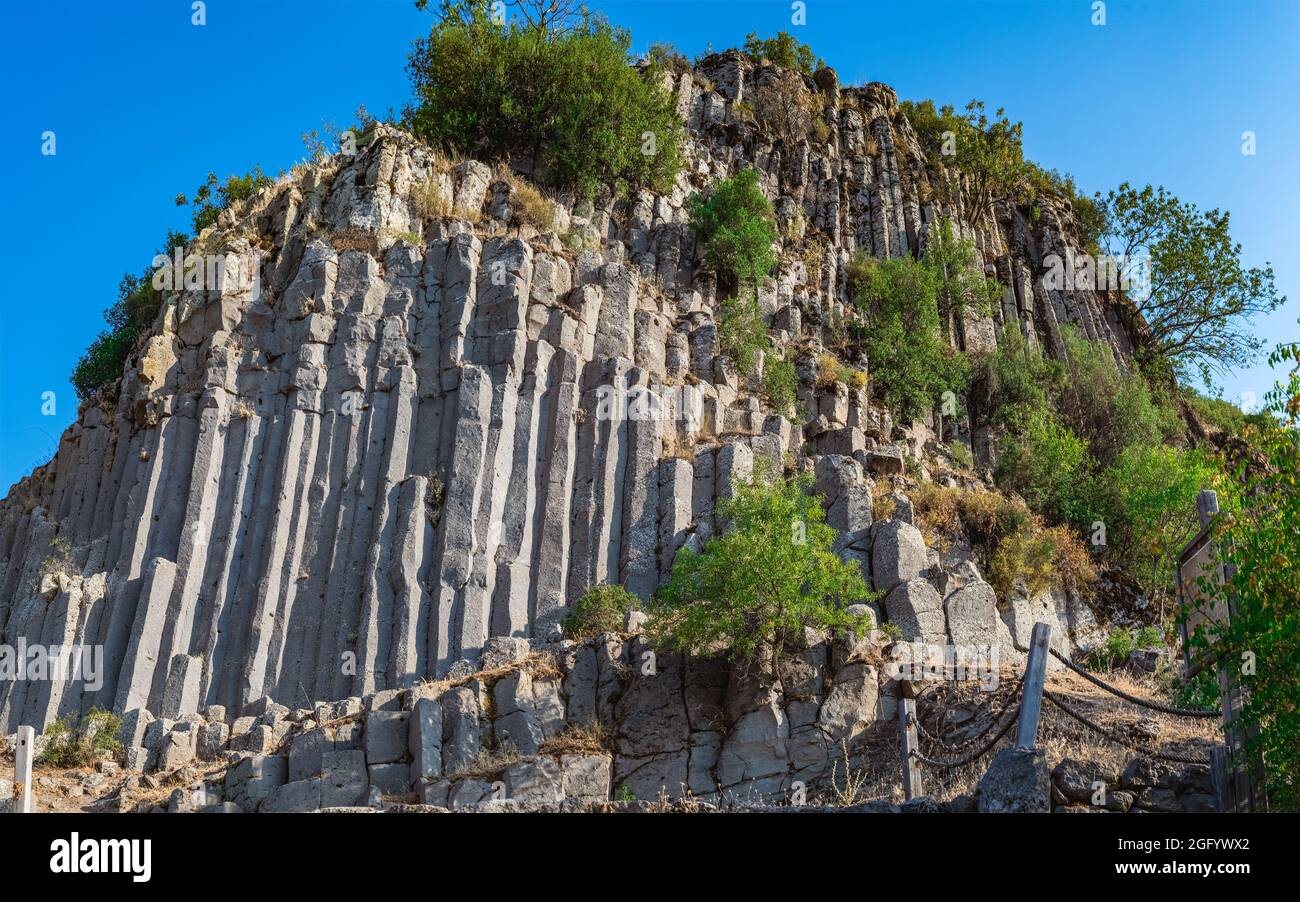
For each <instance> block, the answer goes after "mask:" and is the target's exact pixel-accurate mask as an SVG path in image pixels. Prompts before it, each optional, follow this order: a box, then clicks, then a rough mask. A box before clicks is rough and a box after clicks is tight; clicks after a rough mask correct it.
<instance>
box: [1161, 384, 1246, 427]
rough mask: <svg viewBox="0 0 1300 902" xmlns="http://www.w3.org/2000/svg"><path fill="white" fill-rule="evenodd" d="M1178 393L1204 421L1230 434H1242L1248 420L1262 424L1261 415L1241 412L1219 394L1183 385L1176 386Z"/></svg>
mask: <svg viewBox="0 0 1300 902" xmlns="http://www.w3.org/2000/svg"><path fill="white" fill-rule="evenodd" d="M1178 394H1179V396H1180V397H1182V399H1183V401H1184V402H1185V403H1186V404H1187V405H1188V406H1189V407H1191V408H1192V410H1193V411H1195V413H1196V415H1197V416H1198V417H1200V418H1201V419H1202V420H1203V421H1205V423H1207V424H1208V425H1209V426H1211V427H1212V428H1214V429H1220V430H1222V431H1224V432H1227V433H1229V434H1230V435H1235V436H1244V435H1245V434H1246V424H1247V423H1248V422H1251V423H1254V424H1255V425H1256V426H1263V425H1264V421H1263V416H1261V415H1259V414H1246V413H1243V412H1242V410H1241V408H1240V407H1238V406H1237V405H1236V404H1233V403H1231V402H1230V401H1226V400H1224V399H1223V398H1222V397H1221V396H1210V395H1205V394H1202V393H1201V392H1199V391H1197V390H1196V389H1195V388H1193V387H1191V386H1184V385H1180V386H1179V387H1178ZM1264 416H1267V415H1264Z"/></svg>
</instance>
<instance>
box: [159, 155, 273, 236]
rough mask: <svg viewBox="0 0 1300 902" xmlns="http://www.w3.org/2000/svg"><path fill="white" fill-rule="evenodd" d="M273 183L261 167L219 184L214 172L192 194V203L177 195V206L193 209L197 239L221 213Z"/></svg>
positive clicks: (231, 176)
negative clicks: (188, 206)
mask: <svg viewBox="0 0 1300 902" xmlns="http://www.w3.org/2000/svg"><path fill="white" fill-rule="evenodd" d="M273 181H275V180H274V179H273V178H271V177H270V176H269V175H267V174H266V173H264V172H263V171H262V167H261V166H254V167H253V168H252V169H250V170H249V171H248V172H246V173H244V174H243V175H229V176H227V177H226V180H225V181H224V182H222V181H221V180H220V179H218V178H217V174H216V173H215V172H209V173H208V177H207V178H206V179H205V180H204V181H203V184H201V185H199V187H198V188H197V189H195V192H194V199H193V201H187V200H186V198H185V195H184V194H178V195H176V206H178V207H183V206H185V205H186V203H190V204H191V206H193V208H194V213H193V216H194V219H193V224H194V234H195V235H198V234H199V233H200V232H202V231H203V230H204V229H206V228H207V227H208V226H210V225H212V224H213V223H215V222H216V221H217V217H219V216H220V215H221V214H222V212H224V211H225V210H228V209H230V207H231V206H232V205H234V204H236V203H242V202H243V201H246V200H248V199H250V198H251V197H253V196H254V195H256V194H257V192H259V191H261V190H262V189H263V188H264V187H266V186H267V185H269V184H271V183H272V182H273Z"/></svg>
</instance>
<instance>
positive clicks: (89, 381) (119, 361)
mask: <svg viewBox="0 0 1300 902" xmlns="http://www.w3.org/2000/svg"><path fill="white" fill-rule="evenodd" d="M188 240H189V239H188V238H187V237H186V236H185V235H182V234H180V233H179V232H168V233H167V238H166V241H164V243H163V246H162V247H161V248H159V250H158V254H162V255H163V256H170V255H171V253H172V251H173V250H175V249H176V248H178V247H184V246H185V244H186V242H187V241H188ZM161 303H162V293H161V292H160V291H159V290H158V289H156V288H154V287H153V271H152V270H151V269H146V270H145V271H144V272H142V273H141V274H140V275H138V276H136V275H132V274H131V273H127V274H125V275H124V276H122V279H121V281H120V282H118V286H117V301H116V302H115V303H114V304H113V305H112V306H111V307H109V308H108V309H107V310H105V311H104V321H105V322H106V323H107V324H108V329H107V330H106V331H104V332H101V333H99V336H98V337H97V338H96V339H95V340H94V341H93V342H91V344H90V347H89V348H87V349H86V352H85V353H84V354H82V355H81V359H79V360H78V361H77V365H76V367H74V368H73V370H72V378H71V381H72V387H73V389H75V390H76V392H77V397H78V398H80V399H82V400H84V399H86V398H88V397H90V396H91V395H93V394H94V393H95V392H97V391H99V390H100V389H101V388H103V387H105V386H106V385H110V384H112V383H113V382H116V381H117V379H118V378H119V377H121V375H122V368H123V367H124V366H125V365H126V359H127V357H128V356H130V354H131V349H132V348H133V347H134V346H135V340H136V337H137V336H139V335H140V334H141V333H143V332H147V331H148V330H150V329H152V328H153V321H154V318H155V317H156V316H157V315H158V307H159V305H160V304H161Z"/></svg>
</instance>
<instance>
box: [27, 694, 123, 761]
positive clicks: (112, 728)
mask: <svg viewBox="0 0 1300 902" xmlns="http://www.w3.org/2000/svg"><path fill="white" fill-rule="evenodd" d="M121 729H122V718H120V717H118V716H117V715H116V714H114V713H113V712H111V711H105V710H104V709H102V708H98V707H95V708H91V709H90V710H89V711H87V712H86V713H85V715H83V716H82V718H81V721H80V723H78V721H77V719H76V716H75V715H72V714H69V715H67V716H66V717H63V718H60V719H59V720H56V721H54V722H53V723H52V724H50V725H49V726H48V727H46V728H45V740H46V742H45V751H43V752H42V753H41V762H42V763H44V764H48V765H50V766H52V767H87V766H89V765H92V764H94V763H95V762H96V761H98V760H99V757H100V756H101V755H102V754H104V753H106V752H107V753H112V752H117V751H118V750H119V749H120V748H121V747H122V743H121V742H119V741H118V738H117V734H118V732H119V731H120V730H121Z"/></svg>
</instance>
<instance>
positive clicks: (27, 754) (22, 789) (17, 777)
mask: <svg viewBox="0 0 1300 902" xmlns="http://www.w3.org/2000/svg"><path fill="white" fill-rule="evenodd" d="M35 743H36V731H35V730H33V729H32V728H31V727H19V728H18V746H17V748H16V749H15V750H14V807H13V812H14V814H30V813H31V810H32V751H33V746H34V745H35Z"/></svg>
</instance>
